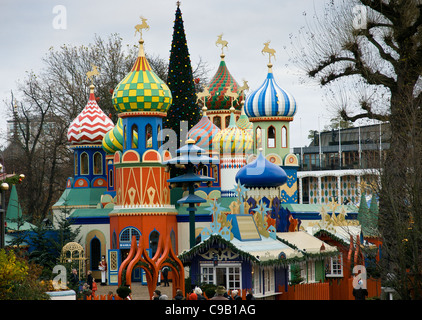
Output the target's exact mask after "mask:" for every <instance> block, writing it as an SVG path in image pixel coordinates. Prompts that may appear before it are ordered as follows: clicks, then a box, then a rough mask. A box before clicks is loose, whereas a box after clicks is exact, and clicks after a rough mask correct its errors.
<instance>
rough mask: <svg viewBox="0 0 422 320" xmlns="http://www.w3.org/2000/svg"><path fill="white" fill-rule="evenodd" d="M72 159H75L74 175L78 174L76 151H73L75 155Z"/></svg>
mask: <svg viewBox="0 0 422 320" xmlns="http://www.w3.org/2000/svg"><path fill="white" fill-rule="evenodd" d="M73 158H74V161H75V163H74V167H75V176H77V175H78V154H77V153H75V155H74V157H73Z"/></svg>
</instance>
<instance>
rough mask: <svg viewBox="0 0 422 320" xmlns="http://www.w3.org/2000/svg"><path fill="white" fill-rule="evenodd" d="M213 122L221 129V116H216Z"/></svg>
mask: <svg viewBox="0 0 422 320" xmlns="http://www.w3.org/2000/svg"><path fill="white" fill-rule="evenodd" d="M212 121H213V123H214V124H215V125H216V126H217V127H219V128H220V129H221V117H220V116H215V117H214V119H212Z"/></svg>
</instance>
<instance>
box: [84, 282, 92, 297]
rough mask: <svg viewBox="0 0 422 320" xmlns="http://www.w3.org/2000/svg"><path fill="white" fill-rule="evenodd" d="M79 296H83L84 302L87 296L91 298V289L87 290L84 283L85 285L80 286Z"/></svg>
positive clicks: (87, 286)
mask: <svg viewBox="0 0 422 320" xmlns="http://www.w3.org/2000/svg"><path fill="white" fill-rule="evenodd" d="M81 294H82V296H83V298H84V300H86V299H87V297H88V296H91V295H92V291H91V289H90V288H89V285H88V283H86V282H85V283H84V284H83V286H82V290H81Z"/></svg>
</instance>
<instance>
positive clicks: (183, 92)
mask: <svg viewBox="0 0 422 320" xmlns="http://www.w3.org/2000/svg"><path fill="white" fill-rule="evenodd" d="M179 5H180V3H179V2H178V3H177V9H176V19H175V21H174V27H173V40H172V44H171V51H170V61H169V69H168V75H167V85H168V86H169V88H170V90H171V94H172V97H173V103H172V105H171V107H170V109H169V110H168V112H167V117H166V118H165V119H164V123H163V126H164V128H168V129H172V130H174V131H175V132H176V134H177V141H178V145H177V148H179V147H180V146H181V145H183V144H184V142H185V140H186V136H187V131H186V128H184V125H182V132H181V131H180V129H181V126H180V121H187V122H188V123H187V130H189V129H190V128H192V127H193V126H194V125H195V124H196V123H197V122H198V121H199V118H200V110H199V106H198V105H197V104H196V92H195V83H194V80H193V76H192V66H191V61H190V56H189V50H188V44H187V41H186V36H185V30H184V27H183V19H182V12H181V11H180V7H179ZM185 131H186V132H185Z"/></svg>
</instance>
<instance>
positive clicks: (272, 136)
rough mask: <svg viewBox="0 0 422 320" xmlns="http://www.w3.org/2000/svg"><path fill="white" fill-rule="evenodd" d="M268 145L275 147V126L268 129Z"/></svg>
mask: <svg viewBox="0 0 422 320" xmlns="http://www.w3.org/2000/svg"><path fill="white" fill-rule="evenodd" d="M267 147H268V148H275V128H274V127H273V126H270V127H269V128H268V130H267Z"/></svg>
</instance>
